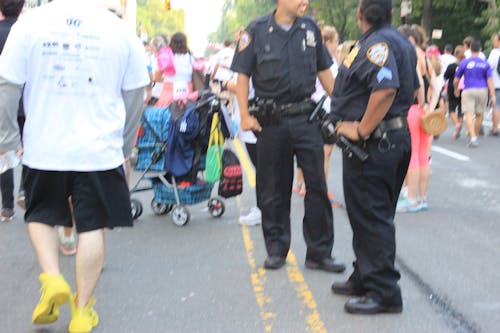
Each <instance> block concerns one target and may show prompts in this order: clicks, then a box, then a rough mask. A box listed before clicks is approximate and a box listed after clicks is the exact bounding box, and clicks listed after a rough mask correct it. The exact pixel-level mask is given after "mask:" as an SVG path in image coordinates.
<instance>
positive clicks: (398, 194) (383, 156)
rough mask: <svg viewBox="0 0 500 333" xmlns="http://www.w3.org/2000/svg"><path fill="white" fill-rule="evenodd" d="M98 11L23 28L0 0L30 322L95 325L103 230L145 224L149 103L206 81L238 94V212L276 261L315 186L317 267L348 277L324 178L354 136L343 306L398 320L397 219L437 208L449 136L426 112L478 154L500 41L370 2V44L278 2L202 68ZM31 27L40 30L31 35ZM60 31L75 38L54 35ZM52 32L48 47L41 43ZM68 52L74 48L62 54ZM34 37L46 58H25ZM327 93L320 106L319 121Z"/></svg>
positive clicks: (45, 14) (15, 5) (498, 100)
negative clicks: (134, 206) (445, 33)
mask: <svg viewBox="0 0 500 333" xmlns="http://www.w3.org/2000/svg"><path fill="white" fill-rule="evenodd" d="M106 3H108V1H106ZM96 4H97V3H96V2H95V3H94V2H93V3H92V4H91V5H90V4H88V3H87V2H86V1H83V0H78V1H76V0H75V1H73V2H71V5H69V4H68V1H66V0H56V1H53V2H52V3H51V4H48V5H45V6H43V7H41V8H39V9H37V10H34V11H33V12H31V13H27V14H25V17H23V18H21V19H20V20H19V21H18V17H19V15H20V13H21V10H22V8H23V5H24V1H23V0H0V10H1V12H2V15H3V19H2V20H1V21H0V53H1V57H0V97H1V98H2V105H1V106H0V108H1V113H0V130H1V131H2V134H1V135H0V152H7V151H16V152H17V153H18V154H19V155H20V154H23V171H22V172H23V175H22V184H20V186H19V188H20V190H19V195H18V200H17V201H18V203H19V204H20V206H22V208H23V209H25V210H26V211H25V215H24V219H25V221H26V222H27V224H28V233H29V235H30V239H31V242H32V244H33V247H34V250H35V253H36V255H37V258H38V260H39V263H40V267H41V270H42V273H41V274H40V277H39V278H40V283H41V285H42V295H41V298H40V301H39V303H38V304H37V306H36V308H35V310H34V312H33V318H32V320H33V323H35V324H47V323H51V322H54V321H55V320H57V319H58V314H59V312H58V307H59V306H61V305H63V304H64V303H66V302H68V301H69V302H70V304H71V309H72V319H71V322H70V324H69V330H70V332H91V331H92V329H93V328H94V327H95V326H96V325H97V324H98V316H97V313H96V312H95V310H94V309H93V305H94V302H95V299H94V297H93V292H94V289H95V287H96V284H97V280H98V278H99V276H100V274H101V270H102V267H103V260H104V259H103V258H104V238H103V233H104V229H105V228H106V229H112V228H113V227H118V226H131V225H132V220H131V214H130V198H129V193H128V189H127V180H126V176H127V174H128V173H129V172H130V171H129V168H130V165H129V164H128V159H129V157H130V156H131V154H132V146H133V141H134V139H135V135H136V133H137V126H138V122H139V118H140V115H141V111H142V110H143V105H150V106H168V105H170V104H171V103H172V102H174V101H177V100H183V99H186V98H189V99H196V98H197V93H198V92H199V91H200V90H201V89H205V88H207V87H210V88H211V89H212V90H214V91H216V92H217V93H220V92H221V91H226V90H227V91H228V93H227V95H226V97H225V100H226V101H227V105H228V108H229V110H230V113H231V114H232V118H233V122H234V128H235V129H236V132H237V135H238V137H239V139H240V140H241V141H242V142H244V143H245V146H246V148H247V152H248V155H249V157H250V159H251V161H252V163H253V165H254V167H255V169H256V177H257V186H256V193H255V194H256V204H255V206H253V207H251V208H249V210H248V214H246V215H244V214H243V212H242V213H241V216H240V217H239V219H238V220H239V223H240V224H243V225H262V230H263V234H264V241H265V246H266V250H267V254H268V256H267V258H266V259H265V261H264V267H265V268H266V269H280V268H281V267H282V266H284V265H285V264H286V257H287V254H288V251H289V248H290V238H291V231H290V211H291V207H290V205H291V195H292V193H298V194H300V195H302V196H304V207H305V209H304V218H303V234H304V240H305V243H306V246H307V252H306V260H305V266H306V267H307V268H309V269H319V270H324V271H327V272H335V273H340V272H343V271H344V270H345V269H346V266H345V264H344V263H342V262H341V261H339V260H338V259H337V258H335V257H334V256H333V254H332V251H333V244H334V223H333V211H332V208H340V207H344V203H342V202H341V201H339V200H338V199H337V197H336V196H335V195H334V194H333V193H334V191H332V189H331V188H330V190H329V189H328V186H327V183H328V176H329V174H330V173H331V172H330V170H331V169H332V165H330V163H329V161H330V159H331V154H332V151H333V149H334V145H335V143H337V142H339V141H341V142H343V143H344V145H347V146H344V147H343V152H344V153H345V154H342V157H343V162H342V163H343V168H342V172H343V174H342V177H343V192H344V200H345V208H346V210H347V213H348V217H349V221H350V223H351V227H352V229H353V248H354V253H355V256H356V260H355V262H354V264H353V267H354V269H353V272H352V274H351V275H350V277H349V279H348V280H347V281H345V282H335V283H333V285H332V290H333V292H334V293H336V294H343V295H350V296H354V297H353V298H351V299H349V300H348V301H347V302H346V305H345V309H346V311H347V312H350V313H361V314H374V313H382V312H390V313H398V312H401V311H402V298H401V291H400V288H399V285H398V281H399V277H400V275H399V272H398V271H397V269H396V268H395V267H394V259H395V228H394V216H395V213H396V212H405V213H416V212H420V211H425V210H428V209H429V204H428V200H427V188H428V184H429V179H430V149H431V145H432V142H433V140H436V139H437V137H433V136H432V135H430V134H428V133H426V132H425V131H424V130H423V128H422V126H421V123H420V119H421V117H422V116H423V115H426V114H429V113H432V112H434V111H435V110H436V109H444V110H447V112H448V115H449V118H450V119H451V121H452V122H453V125H454V128H453V134H452V138H453V140H458V139H459V138H460V136H461V135H462V127H463V124H464V122H465V126H466V129H467V135H468V137H469V139H468V142H467V145H468V147H470V148H475V147H478V146H479V139H478V137H479V136H480V135H482V134H481V133H484V129H483V126H482V122H483V118H484V115H485V114H486V113H487V112H491V119H492V129H491V131H490V132H489V133H488V135H491V136H494V137H498V136H499V132H498V111H499V109H500V74H499V73H500V64H499V57H500V35H499V34H494V35H493V37H492V43H493V50H492V51H491V53H490V55H489V57H488V58H487V59H486V57H485V55H484V54H483V53H482V52H481V50H482V45H481V42H480V41H479V40H477V39H474V38H472V37H466V38H465V39H464V41H463V45H458V46H456V47H453V46H452V45H446V46H445V47H444V49H443V53H442V54H441V52H440V50H439V48H438V47H437V46H436V45H428V44H427V43H428V38H427V36H426V34H425V31H424V29H422V27H420V26H418V25H412V26H409V25H403V26H401V27H399V29H395V28H394V27H392V26H391V20H392V14H391V13H392V2H391V1H390V0H361V1H360V6H359V9H358V13H357V15H358V25H359V28H360V32H361V37H360V39H359V40H358V41H350V40H346V41H342V42H341V41H340V40H339V34H338V32H337V30H336V29H335V27H334V26H333V25H328V24H324V23H320V24H317V23H316V22H315V21H314V20H313V19H312V18H310V17H308V16H307V15H305V14H306V13H307V8H308V1H291V0H278V1H277V8H276V11H275V12H273V13H270V14H268V15H266V16H264V17H261V18H258V19H256V20H254V21H252V22H251V23H250V24H249V26H248V27H246V28H245V29H239V30H238V31H236V32H235V40H227V41H225V42H224V46H223V47H222V48H221V49H220V50H219V51H218V52H217V53H216V54H214V55H213V56H212V57H211V59H210V60H209V61H203V60H201V59H196V58H195V57H194V56H193V54H192V53H191V51H190V50H189V48H188V38H187V36H186V35H185V34H184V33H183V32H176V33H174V34H173V35H172V36H167V35H162V34H158V35H156V36H154V37H153V38H151V39H150V40H149V41H145V42H144V43H143V45H142V47H141V45H138V44H139V39H138V38H136V37H135V36H130V34H129V33H128V32H126V31H125V30H126V28H125V27H124V24H123V22H121V21H120V20H119V19H118V18H117V17H116V16H117V15H118V16H119V15H120V9H119V6H118V7H117V6H108V9H110V10H112V11H114V14H116V15H113V14H112V13H110V12H109V11H107V10H105V9H104V8H102V5H101V6H100V7H99V6H97V5H96ZM68 17H69V18H71V19H68ZM74 17H78V19H74ZM62 20H64V22H65V24H58V22H60V21H62ZM16 21H17V23H16ZM83 21H85V22H92V23H91V24H90V23H89V24H88V25H82V22H83ZM110 22H111V23H110ZM110 24H112V28H109V29H108V28H107V29H105V30H106V31H110V32H109V33H103V31H104V30H103V29H101V28H102V27H104V26H106V27H109V25H110ZM34 26H36V27H37V29H36V34H37V36H38V37H39V39H36V38H27V36H28V35H29V34H30V33H31V32H30V31H32V28H33V27H34ZM80 29H84V30H80ZM80 31H84V32H85V34H81V33H80ZM61 32H64V33H65V34H69V35H71V36H75V38H76V39H78V38H79V39H78V40H79V43H78V44H75V45H72V44H71V42H70V41H66V40H59V39H57V38H56V37H57V36H58V33H61ZM62 35H64V34H62ZM7 36H9V37H8V38H7ZM76 36H78V38H77V37H76ZM82 36H93V37H92V38H89V39H85V38H84V37H82ZM42 39H43V40H45V39H47V40H49V39H50V40H51V42H50V43H48V44H47V43H38V42H37V41H38V40H42ZM25 40H27V41H29V42H30V43H31V44H29V45H28V44H27V43H24V42H21V41H25ZM52 40H54V41H52ZM340 42H341V43H340ZM59 44H61V45H62V44H64V45H67V47H65V48H64V50H63V51H58V50H51V48H54V47H58V46H59ZM82 44H85V45H84V46H85V48H82ZM27 47H29V48H32V49H33V50H36V52H38V54H39V55H40V57H38V58H30V59H27V58H26V57H21V56H20V55H21V54H24V53H25V52H26V51H27V49H26V48H27ZM68 49H71V50H73V49H74V50H75V51H74V52H75V54H76V55H77V56H76V57H75V54H73V55H70V54H69V53H66V52H67V50H68ZM83 49H85V50H86V51H85V52H87V53H85V54H83V53H80V52H82V50H83ZM75 59H78V64H77V63H76V61H75ZM80 62H81V63H84V64H86V66H81V65H80ZM292 67H294V68H300V70H291V68H292ZM88 68H94V69H95V70H93V71H88V70H87V69H88ZM55 78H57V80H56V79H55ZM21 96H23V97H22V98H21ZM323 96H326V97H327V98H326V100H325V102H324V104H323V106H322V107H323V109H324V115H322V116H321V119H315V120H314V119H313V120H312V121H311V120H310V119H308V118H309V115H310V113H311V112H312V111H313V109H314V108H315V106H316V103H317V102H318V101H319V100H321V99H322V97H323ZM23 101H24V105H23ZM67 108H72V110H73V109H74V112H72V113H67V112H66V109H67ZM251 108H254V109H257V112H256V113H250V112H249V109H251ZM24 110H26V114H25V113H24ZM47 124H64V126H59V127H57V128H55V127H52V126H49V125H47ZM96 124H97V125H98V126H96ZM320 128H321V130H320ZM329 128H330V129H333V130H330V131H328V129H329ZM117 133H119V134H117ZM122 133H123V135H122ZM21 135H22V136H23V145H22V146H21ZM341 139H342V140H344V141H342V140H341ZM346 147H347V148H346ZM356 148H357V149H356ZM359 150H361V151H362V152H364V153H365V154H366V156H364V157H363V156H360V155H359V153H356V151H359ZM346 152H350V153H346ZM48 156H50V159H49V158H47V157H48ZM264 161H265V162H264ZM333 168H335V166H333ZM295 170H296V171H295ZM13 179H14V174H13V171H12V170H9V171H8V172H5V173H4V174H2V175H1V178H0V185H1V187H2V211H1V216H0V218H1V221H2V222H8V221H11V220H12V219H13V218H14V215H15V209H14V183H13ZM340 191H341V189H335V192H336V193H338V192H340ZM109 198H112V200H110V199H109ZM127 214H128V215H127ZM56 226H57V228H58V230H57V232H56V231H55V229H54V227H56ZM58 248H60V251H61V252H62V253H63V254H66V255H75V254H76V273H77V274H76V293H72V292H71V288H70V286H69V284H68V283H67V281H66V280H65V279H64V277H63V276H62V275H61V273H60V271H59V260H58Z"/></svg>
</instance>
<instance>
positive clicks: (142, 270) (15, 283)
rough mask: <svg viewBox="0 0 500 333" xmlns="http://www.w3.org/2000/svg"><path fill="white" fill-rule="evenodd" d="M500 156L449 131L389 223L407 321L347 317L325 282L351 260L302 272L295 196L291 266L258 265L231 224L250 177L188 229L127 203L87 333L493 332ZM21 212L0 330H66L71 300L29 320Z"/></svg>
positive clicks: (0, 248) (341, 245) (246, 238)
mask: <svg viewBox="0 0 500 333" xmlns="http://www.w3.org/2000/svg"><path fill="white" fill-rule="evenodd" d="M499 151H500V139H498V138H490V137H485V138H483V139H482V140H481V146H480V147H479V148H477V149H469V148H467V147H466V139H465V138H461V139H459V140H457V141H452V140H451V129H449V130H448V131H447V132H446V133H445V134H443V135H442V137H441V138H440V139H439V140H438V141H436V142H435V145H434V150H433V153H432V175H431V182H430V186H429V192H428V197H429V206H430V207H429V211H427V212H422V213H417V214H398V215H397V217H396V224H397V251H398V252H397V265H398V267H399V268H400V270H401V273H402V278H401V288H402V291H403V299H404V311H403V313H402V314H399V315H377V316H353V315H348V314H346V313H345V312H344V311H343V305H344V303H345V301H346V299H347V298H345V297H341V296H337V295H333V294H332V293H331V292H330V286H331V283H332V282H333V281H336V280H344V279H346V278H347V277H348V274H350V269H349V268H350V265H348V270H347V271H346V272H345V273H344V274H330V273H325V272H318V271H311V270H308V269H306V268H305V267H304V259H305V245H304V241H303V237H302V227H301V223H302V222H301V221H302V216H303V198H302V197H300V196H299V195H294V196H293V201H292V205H293V207H292V232H293V235H292V246H291V252H290V254H289V256H288V261H287V265H286V266H285V267H284V268H283V269H281V270H279V271H265V270H264V269H262V263H263V261H264V259H265V257H266V254H265V249H264V244H263V239H262V232H261V229H260V227H242V226H240V225H238V223H237V218H238V216H239V213H240V210H243V212H244V213H246V209H248V208H250V207H251V206H252V205H253V204H254V200H255V199H254V192H253V191H254V190H253V189H252V187H251V185H252V184H253V182H252V177H251V172H250V175H248V174H247V176H246V177H245V190H244V193H243V195H242V196H241V197H240V198H235V199H229V200H226V201H225V205H226V212H225V214H224V215H223V216H222V217H221V218H218V219H215V218H212V217H211V216H210V215H209V213H208V212H207V211H206V203H202V204H199V205H194V206H189V210H190V213H191V222H190V223H189V224H187V225H186V226H184V227H177V226H175V225H174V224H173V223H172V221H171V219H170V217H169V216H168V215H167V216H156V215H154V214H153V213H152V211H151V209H150V207H149V203H150V201H151V199H152V192H150V191H149V192H142V193H139V194H137V195H134V197H135V198H138V199H139V200H140V201H141V202H142V203H143V204H144V212H143V214H142V216H141V217H140V218H139V219H138V220H137V222H136V224H135V226H134V228H130V229H120V230H114V231H111V232H108V233H107V234H106V264H105V269H104V272H103V275H102V277H101V280H100V282H99V285H98V288H97V290H96V293H95V294H96V298H97V304H96V310H97V311H98V313H99V315H100V323H99V326H98V327H97V328H96V329H95V330H94V332H96V333H98V332H106V333H108V332H110V333H115V332H120V333H121V332H123V333H129V332H130V333H132V332H137V333H162V332H167V333H191V332H192V333H202V332H207V333H212V332H213V333H226V332H227V333H230V332H231V333H233V332H242V333H246V332H248V333H259V332H274V333H285V332H286V333H288V332H294V333H295V332H296V333H300V332H313V333H318V332H433V333H435V332H498V331H499V329H498V327H500V284H499V283H498V281H500V268H499V267H500V265H499V261H500V259H499V258H500V256H499V252H500V224H499V221H500V218H499V217H500V192H499V190H500V177H499V170H500V157H499ZM340 159H341V155H340V152H339V151H338V150H337V149H336V150H335V151H334V154H333V157H332V160H331V163H332V166H333V167H332V168H331V170H330V176H329V186H330V188H332V189H333V191H334V193H335V194H336V195H337V196H338V197H339V198H341V199H342V197H343V194H342V191H341V163H340ZM242 161H244V159H242ZM18 171H19V170H17V173H19V172H18ZM17 177H19V175H17ZM134 178H137V174H134ZM20 215H21V212H20V211H19V210H18V217H17V218H16V220H15V221H13V222H11V223H2V224H0V267H1V268H0V285H1V288H0V332H2V333H4V332H5V333H17V332H39V333H42V332H43V333H49V332H67V325H68V323H69V318H70V314H69V307H68V306H64V307H62V308H61V315H60V319H59V321H57V322H56V323H55V324H52V325H46V326H40V327H38V326H34V325H32V324H31V322H30V318H31V312H32V310H33V308H34V306H35V304H36V302H37V301H38V297H39V294H38V289H39V284H38V280H37V276H38V274H39V267H38V264H37V262H36V259H35V256H34V254H33V251H32V249H31V245H30V243H29V240H28V237H27V233H26V230H25V227H24V224H23V222H22V219H21V217H20ZM334 218H335V246H334V255H335V256H336V257H337V258H339V259H341V260H343V261H345V262H346V263H350V262H351V261H352V260H353V252H352V247H351V236H352V233H351V230H350V227H349V223H348V220H347V215H346V212H345V210H344V209H335V210H334ZM73 264H74V258H72V257H63V256H61V269H62V271H63V273H64V275H65V276H66V278H67V279H68V281H70V284H71V285H72V286H73V287H74V273H73V267H74V266H73Z"/></svg>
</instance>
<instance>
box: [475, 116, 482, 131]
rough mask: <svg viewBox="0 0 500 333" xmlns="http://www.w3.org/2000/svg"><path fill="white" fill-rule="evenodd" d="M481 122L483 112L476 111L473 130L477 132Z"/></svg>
mask: <svg viewBox="0 0 500 333" xmlns="http://www.w3.org/2000/svg"><path fill="white" fill-rule="evenodd" d="M482 124H483V114H482V113H476V123H475V128H474V129H475V130H476V133H479V130H480V129H481V125H482Z"/></svg>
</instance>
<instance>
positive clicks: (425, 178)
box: [418, 165, 431, 198]
mask: <svg viewBox="0 0 500 333" xmlns="http://www.w3.org/2000/svg"><path fill="white" fill-rule="evenodd" d="M430 174H431V167H430V165H426V166H423V167H421V168H420V179H419V188H418V195H419V197H420V198H423V197H425V194H426V193H427V186H428V185H429V178H430Z"/></svg>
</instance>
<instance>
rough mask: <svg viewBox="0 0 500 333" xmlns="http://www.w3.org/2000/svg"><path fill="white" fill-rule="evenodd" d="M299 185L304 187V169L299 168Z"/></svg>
mask: <svg viewBox="0 0 500 333" xmlns="http://www.w3.org/2000/svg"><path fill="white" fill-rule="evenodd" d="M296 183H297V184H300V185H302V186H304V175H303V174H302V169H301V168H297V181H296Z"/></svg>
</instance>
